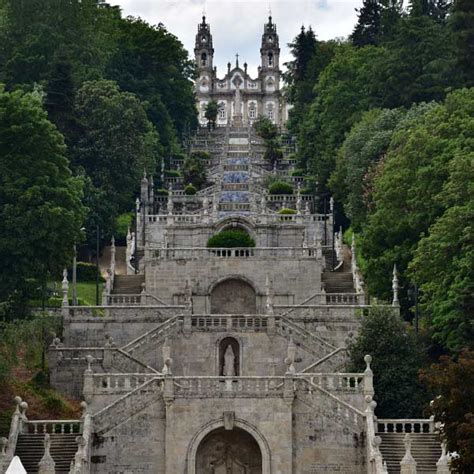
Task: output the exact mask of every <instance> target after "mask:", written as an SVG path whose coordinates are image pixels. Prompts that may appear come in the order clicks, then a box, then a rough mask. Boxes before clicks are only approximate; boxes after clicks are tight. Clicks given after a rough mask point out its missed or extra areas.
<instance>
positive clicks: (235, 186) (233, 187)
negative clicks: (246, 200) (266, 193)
mask: <svg viewBox="0 0 474 474" xmlns="http://www.w3.org/2000/svg"><path fill="white" fill-rule="evenodd" d="M222 190H223V191H248V190H249V183H223V184H222Z"/></svg>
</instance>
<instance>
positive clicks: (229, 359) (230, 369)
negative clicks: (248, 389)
mask: <svg viewBox="0 0 474 474" xmlns="http://www.w3.org/2000/svg"><path fill="white" fill-rule="evenodd" d="M223 374H224V376H226V377H234V376H235V354H234V350H233V349H232V346H231V345H230V344H229V345H228V346H227V349H226V350H225V352H224V371H223Z"/></svg>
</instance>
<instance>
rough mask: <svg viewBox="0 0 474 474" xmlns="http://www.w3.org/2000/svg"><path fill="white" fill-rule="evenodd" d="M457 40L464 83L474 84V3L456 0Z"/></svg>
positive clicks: (458, 59) (470, 85)
mask: <svg viewBox="0 0 474 474" xmlns="http://www.w3.org/2000/svg"><path fill="white" fill-rule="evenodd" d="M451 25H452V30H453V33H454V38H455V42H456V60H457V64H458V66H459V69H460V70H461V72H462V74H463V85H465V86H467V87H472V86H474V67H473V66H472V64H473V62H474V3H473V2H472V1H471V0H455V1H454V7H453V15H452V19H451Z"/></svg>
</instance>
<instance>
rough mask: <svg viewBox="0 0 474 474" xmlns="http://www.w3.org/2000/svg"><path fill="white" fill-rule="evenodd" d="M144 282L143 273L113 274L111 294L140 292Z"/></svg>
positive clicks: (135, 293)
mask: <svg viewBox="0 0 474 474" xmlns="http://www.w3.org/2000/svg"><path fill="white" fill-rule="evenodd" d="M143 283H145V275H115V279H114V287H113V289H112V294H116V295H124V294H126V295H128V294H134V295H137V294H140V293H141V292H142V285H143Z"/></svg>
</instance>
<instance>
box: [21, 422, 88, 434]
mask: <svg viewBox="0 0 474 474" xmlns="http://www.w3.org/2000/svg"><path fill="white" fill-rule="evenodd" d="M23 431H24V432H27V433H32V434H40V433H41V434H43V433H50V434H55V433H60V434H64V433H78V434H80V433H82V422H81V420H28V421H26V422H25V423H24V425H23Z"/></svg>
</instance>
